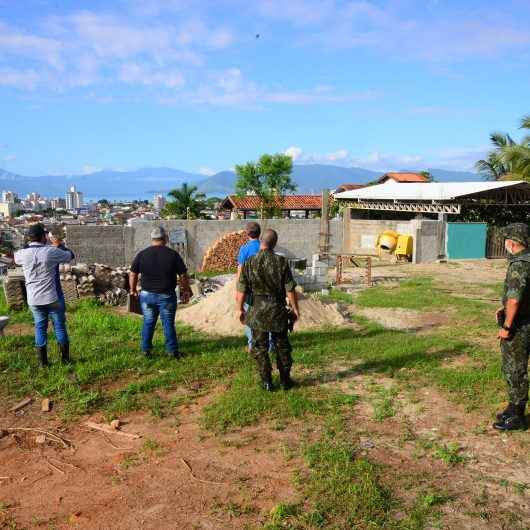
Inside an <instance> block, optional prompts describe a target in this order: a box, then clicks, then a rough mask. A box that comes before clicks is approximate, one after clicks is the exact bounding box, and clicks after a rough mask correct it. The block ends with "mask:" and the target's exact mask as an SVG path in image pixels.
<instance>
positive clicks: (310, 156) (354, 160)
mask: <svg viewBox="0 0 530 530" xmlns="http://www.w3.org/2000/svg"><path fill="white" fill-rule="evenodd" d="M488 149H489V147H488V146H486V145H483V146H475V147H468V148H463V149H439V150H435V151H426V152H424V153H415V154H394V153H381V152H380V151H377V150H375V151H372V152H370V153H368V154H366V155H360V154H355V153H352V152H351V151H350V150H348V149H337V150H336V151H331V152H329V153H307V152H305V151H304V150H303V149H302V148H301V147H298V146H291V147H289V148H287V149H286V150H285V151H284V153H285V154H287V155H290V156H292V157H293V161H294V162H295V163H297V164H331V165H337V166H344V167H362V168H364V169H371V170H374V171H399V170H407V169H408V170H423V169H427V168H437V169H448V170H453V171H473V170H474V165H475V162H476V161H477V160H479V159H481V158H484V156H485V154H486V153H487V151H488Z"/></svg>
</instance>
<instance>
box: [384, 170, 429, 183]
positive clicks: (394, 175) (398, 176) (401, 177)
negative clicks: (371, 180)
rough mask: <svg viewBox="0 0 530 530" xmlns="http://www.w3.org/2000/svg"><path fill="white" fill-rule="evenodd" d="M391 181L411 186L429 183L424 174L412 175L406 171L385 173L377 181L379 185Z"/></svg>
mask: <svg viewBox="0 0 530 530" xmlns="http://www.w3.org/2000/svg"><path fill="white" fill-rule="evenodd" d="M389 180H393V181H394V182H398V183H400V184H410V183H421V182H429V177H428V176H427V175H425V174H423V173H411V172H406V171H394V172H390V173H385V174H384V175H383V176H382V177H381V178H380V179H378V180H377V184H384V183H385V182H388V181H389Z"/></svg>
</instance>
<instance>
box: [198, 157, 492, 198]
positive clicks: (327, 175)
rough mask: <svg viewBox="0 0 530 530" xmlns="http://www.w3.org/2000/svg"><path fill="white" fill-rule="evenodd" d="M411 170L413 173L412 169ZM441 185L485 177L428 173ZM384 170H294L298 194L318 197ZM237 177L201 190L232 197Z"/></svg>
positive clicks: (226, 175) (212, 180) (220, 178)
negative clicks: (316, 195) (327, 190)
mask: <svg viewBox="0 0 530 530" xmlns="http://www.w3.org/2000/svg"><path fill="white" fill-rule="evenodd" d="M408 171H410V170H408ZM428 171H429V172H430V173H431V174H432V176H433V178H434V180H436V181H438V182H457V181H466V182H469V181H477V180H483V177H482V176H481V175H478V174H476V173H471V172H469V171H448V170H445V169H429V170H428ZM383 173H384V172H383V171H372V170H370V169H363V168H359V167H340V166H327V165H322V164H308V165H297V166H294V167H293V180H294V181H295V182H296V184H297V186H298V189H297V193H309V194H317V193H320V192H321V191H322V190H323V189H325V188H328V189H335V188H337V187H338V186H340V185H341V184H365V183H367V182H372V181H374V180H376V179H378V178H379V177H380V176H381V175H383ZM235 181H236V175H235V173H234V172H233V171H222V172H221V173H217V174H216V175H213V176H211V177H209V178H207V179H205V180H203V181H202V182H200V183H199V184H198V186H199V190H200V191H202V192H203V193H206V194H207V195H219V196H223V195H228V194H231V193H234V188H235Z"/></svg>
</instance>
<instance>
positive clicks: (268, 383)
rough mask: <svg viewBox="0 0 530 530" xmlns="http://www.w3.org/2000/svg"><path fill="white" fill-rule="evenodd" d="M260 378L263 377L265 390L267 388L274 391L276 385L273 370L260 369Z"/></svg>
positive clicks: (262, 384) (262, 385) (268, 390)
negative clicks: (273, 380) (274, 384)
mask: <svg viewBox="0 0 530 530" xmlns="http://www.w3.org/2000/svg"><path fill="white" fill-rule="evenodd" d="M269 368H270V367H269ZM259 375H260V379H261V388H263V390H266V391H267V392H272V391H273V390H274V386H273V384H272V373H271V370H270V369H269V370H267V369H266V368H265V369H262V370H260V374H259Z"/></svg>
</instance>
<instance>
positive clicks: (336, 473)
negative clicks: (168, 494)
mask: <svg viewBox="0 0 530 530" xmlns="http://www.w3.org/2000/svg"><path fill="white" fill-rule="evenodd" d="M329 299H331V300H335V301H339V302H341V303H351V302H352V301H354V302H355V304H357V305H358V306H362V307H373V308H377V307H382V308H392V307H401V308H405V309H414V310H418V311H443V312H448V313H450V314H451V315H452V319H453V321H454V324H453V325H452V326H451V327H446V328H440V329H434V330H433V331H432V332H430V333H423V334H414V333H407V332H400V331H393V330H388V329H385V328H383V327H381V326H380V325H378V324H375V323H373V322H370V321H367V320H366V319H362V318H355V321H356V323H357V325H358V329H357V328H356V329H355V330H354V329H352V328H347V327H344V328H328V329H321V330H315V331H311V332H297V333H295V334H294V335H293V336H292V342H293V348H294V361H295V364H294V370H293V376H294V378H295V379H296V380H297V381H298V382H299V386H298V387H296V388H295V389H293V390H292V391H289V392H283V391H281V390H278V391H276V392H273V393H265V392H263V391H261V390H260V389H259V387H258V385H257V382H258V378H257V374H256V368H255V365H254V362H253V361H252V360H251V359H250V358H249V356H248V354H247V353H246V352H245V341H244V339H243V337H241V338H238V337H235V338H227V337H223V338H220V339H216V338H214V337H210V336H206V335H205V334H204V333H198V332H194V331H193V330H191V329H190V328H188V327H183V326H179V329H178V331H179V337H180V339H181V342H182V349H183V350H184V351H185V352H187V353H188V355H187V357H186V358H185V359H183V360H182V361H174V360H171V359H169V358H167V357H165V356H164V354H163V353H162V352H163V338H162V334H161V331H160V329H158V330H157V334H156V339H155V351H156V352H157V355H156V356H155V357H154V358H153V359H145V358H144V357H143V356H142V355H141V354H140V353H139V335H140V327H141V321H140V319H138V318H136V317H133V316H127V315H118V314H116V313H115V312H114V311H112V310H110V309H108V308H103V307H101V306H99V305H98V304H96V303H95V302H88V301H83V302H80V303H79V304H77V305H74V306H72V307H70V308H69V311H68V326H69V332H70V334H71V340H72V357H73V359H74V362H73V364H72V365H70V366H63V365H61V364H60V363H59V362H58V352H57V351H56V349H55V348H54V347H52V348H51V357H52V363H53V364H52V366H51V367H50V368H49V369H46V370H43V369H40V368H39V367H38V365H37V360H36V358H35V354H34V352H33V338H32V337H31V336H11V337H3V338H0V393H2V394H3V395H5V397H8V399H9V401H14V400H15V399H18V398H20V397H22V396H26V395H32V396H36V395H40V396H47V397H50V398H53V399H54V401H55V402H56V403H57V406H58V409H59V410H61V411H62V414H63V416H64V417H65V418H66V419H73V418H76V417H78V416H79V415H81V414H86V413H92V412H94V411H102V412H103V413H104V414H105V415H106V416H107V417H108V418H113V417H118V416H121V415H124V414H126V413H127V412H129V411H132V410H140V409H141V410H147V411H150V413H151V414H152V415H153V416H154V417H156V418H163V417H166V416H171V415H176V414H177V413H178V411H177V409H178V407H179V406H180V405H182V404H183V403H186V402H189V401H190V400H193V399H196V397H197V396H199V395H202V394H204V393H207V392H209V391H211V389H212V388H213V387H216V388H218V389H219V388H220V389H221V390H220V392H218V393H217V392H216V393H215V396H214V397H213V398H212V399H211V400H210V402H209V404H208V405H207V406H206V407H205V408H204V410H203V416H202V422H203V426H204V427H205V428H207V429H210V430H212V431H214V432H226V431H230V430H231V429H237V428H242V427H245V426H247V425H251V424H255V423H257V422H259V421H262V420H269V421H270V420H272V421H273V422H276V423H275V425H276V426H277V428H278V429H279V428H286V426H288V425H289V422H290V420H291V419H293V418H295V419H302V418H305V419H306V422H307V424H308V425H317V426H318V425H321V424H322V418H323V417H326V418H330V420H329V422H328V426H327V429H326V430H325V432H324V433H323V434H322V436H321V438H320V439H319V440H318V441H317V442H312V443H308V445H307V446H306V447H305V450H304V453H303V455H304V458H305V460H306V463H307V473H308V474H307V476H305V475H304V476H301V477H300V479H299V488H300V490H301V492H302V493H303V501H300V502H298V501H295V502H286V503H282V504H280V505H278V506H276V507H275V509H274V510H273V512H271V514H270V515H269V520H268V522H267V526H266V528H268V529H269V530H279V529H280V528H282V529H283V528H292V529H295V528H297V529H314V528H337V529H338V528H360V529H376V528H377V529H379V528H383V529H386V528H391V529H400V530H405V529H407V530H413V529H420V528H424V527H425V526H427V525H428V524H430V523H429V521H432V520H433V518H435V516H436V513H437V510H438V506H439V505H440V504H442V503H443V502H445V500H444V497H443V495H442V494H439V493H437V492H435V491H420V492H418V495H417V498H416V500H415V501H414V503H413V505H410V506H408V507H407V508H406V510H403V509H401V512H404V513H406V516H404V518H403V516H402V517H401V518H396V516H395V515H394V514H395V513H396V510H398V509H399V506H400V505H401V504H400V503H401V502H402V501H400V500H399V499H397V498H396V497H395V495H394V494H393V493H392V491H391V490H390V489H389V487H388V486H386V485H385V484H386V482H385V480H384V476H385V475H384V473H385V471H384V469H382V468H381V467H379V466H378V465H377V464H376V463H374V462H371V461H370V460H368V459H367V458H364V457H361V456H360V455H358V454H357V449H356V446H355V435H354V433H352V432H349V431H348V429H347V428H346V427H345V424H344V423H343V422H342V420H341V417H342V416H344V415H345V414H347V413H348V411H349V410H350V409H351V407H352V406H353V404H354V403H355V402H356V399H357V398H356V396H355V395H352V394H351V393H348V390H341V389H344V388H347V387H348V383H349V382H350V381H351V380H355V377H356V376H357V375H360V374H363V375H370V376H371V378H372V379H373V380H374V381H377V378H378V377H380V376H384V377H386V378H391V379H393V380H394V382H393V384H392V386H391V387H390V389H389V390H385V389H384V388H383V387H382V386H380V385H376V386H375V387H374V388H373V392H372V395H371V396H370V397H369V399H371V400H372V401H373V404H374V415H375V418H376V419H378V420H380V421H383V420H385V419H386V418H389V417H392V416H393V415H394V414H395V410H396V408H395V396H396V394H397V392H396V390H394V389H400V388H402V387H404V386H406V387H407V388H409V387H410V388H412V389H413V388H415V387H417V386H423V385H425V384H428V385H433V386H437V387H438V388H440V389H441V390H443V391H445V392H447V395H448V396H449V397H450V398H451V399H453V400H456V401H458V402H461V403H463V404H464V405H465V406H466V407H468V408H469V409H473V408H484V407H492V406H493V405H494V404H497V403H498V402H499V401H502V400H503V398H504V383H503V381H502V379H501V376H500V366H499V354H498V352H497V351H496V350H495V349H492V350H488V349H487V348H486V347H484V346H483V345H482V343H481V342H480V340H477V339H480V338H481V337H487V336H488V335H490V336H494V335H493V334H494V333H495V323H494V321H493V310H494V308H495V304H494V303H488V302H487V301H477V300H471V299H468V298H462V297H458V296H455V295H452V294H450V293H447V292H442V291H441V289H440V288H438V287H437V286H436V285H435V284H434V282H433V281H432V280H431V279H429V278H413V279H411V280H407V281H405V282H403V283H402V284H401V285H400V286H397V287H393V288H388V287H374V288H372V289H367V290H365V291H362V292H361V293H360V294H359V295H358V296H356V297H355V298H354V297H352V295H349V294H347V293H342V292H339V291H332V292H331V293H330V297H329ZM0 300H1V301H0V314H1V313H4V314H5V307H3V306H2V304H3V297H2V296H0ZM11 316H12V317H13V321H14V322H19V323H30V322H31V315H30V314H29V313H28V312H27V311H23V312H19V313H11ZM462 357H463V358H464V359H466V362H464V363H461V362H460V363H458V364H456V365H454V366H453V365H452V364H451V361H452V360H453V359H454V358H459V359H460V358H462ZM343 381H346V382H347V384H346V385H341V382H343ZM276 382H277V381H276ZM428 449H429V454H430V455H431V456H435V457H437V458H439V459H441V460H442V461H444V462H446V463H447V464H448V465H458V464H462V463H464V461H465V456H464V455H462V454H461V450H460V448H459V447H453V446H451V445H450V444H449V445H445V446H444V445H436V444H434V443H432V444H431V446H430V447H429V448H428ZM159 450H160V448H159V447H158V446H157V442H156V441H148V442H147V445H146V446H145V447H144V448H143V450H142V452H141V453H140V454H139V456H138V455H137V458H134V457H131V459H130V461H126V462H124V463H123V465H124V466H126V467H130V466H134V465H137V464H138V463H141V461H142V460H141V459H142V458H144V457H145V455H147V454H149V455H156V454H158V451H159ZM142 455H143V456H142ZM234 510H235V508H234ZM235 511H237V510H235Z"/></svg>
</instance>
